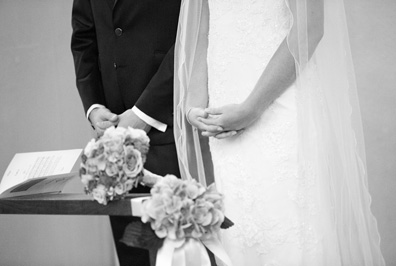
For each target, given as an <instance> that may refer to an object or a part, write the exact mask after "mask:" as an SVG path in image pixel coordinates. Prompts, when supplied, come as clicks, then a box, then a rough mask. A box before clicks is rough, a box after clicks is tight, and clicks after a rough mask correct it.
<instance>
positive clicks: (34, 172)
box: [0, 149, 82, 198]
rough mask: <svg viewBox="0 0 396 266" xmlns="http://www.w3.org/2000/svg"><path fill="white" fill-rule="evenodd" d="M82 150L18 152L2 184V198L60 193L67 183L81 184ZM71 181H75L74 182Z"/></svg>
mask: <svg viewBox="0 0 396 266" xmlns="http://www.w3.org/2000/svg"><path fill="white" fill-rule="evenodd" d="M81 151H82V150H81V149H75V150H62V151H45V152H30V153H17V154H15V156H14V158H13V159H12V160H11V162H10V164H9V165H8V167H7V170H6V171H5V173H4V175H3V178H2V180H1V183H0V198H4V197H15V196H24V195H31V194H41V193H60V192H62V191H63V189H64V188H65V186H66V184H68V183H70V182H71V181H73V180H74V181H73V182H74V183H76V181H77V182H78V183H77V186H78V185H81V182H80V181H79V178H78V168H79V158H80V154H81ZM73 182H71V183H73Z"/></svg>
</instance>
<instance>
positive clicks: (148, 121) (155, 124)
mask: <svg viewBox="0 0 396 266" xmlns="http://www.w3.org/2000/svg"><path fill="white" fill-rule="evenodd" d="M132 111H133V112H134V113H135V115H137V116H138V117H139V118H140V119H142V120H143V121H144V122H146V124H148V125H150V126H152V127H153V128H156V129H158V130H159V131H161V132H165V131H166V128H167V127H168V125H167V124H164V123H162V122H160V121H158V120H155V119H154V118H151V117H150V116H148V115H146V114H145V113H143V112H142V111H140V110H139V108H137V107H136V106H134V107H132Z"/></svg>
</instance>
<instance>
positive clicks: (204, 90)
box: [185, 0, 222, 132]
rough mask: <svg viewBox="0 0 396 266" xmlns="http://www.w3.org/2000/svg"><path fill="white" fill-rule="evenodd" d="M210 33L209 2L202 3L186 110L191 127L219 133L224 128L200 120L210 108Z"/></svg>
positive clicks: (205, 0)
mask: <svg viewBox="0 0 396 266" xmlns="http://www.w3.org/2000/svg"><path fill="white" fill-rule="evenodd" d="M208 33H209V6H208V0H203V1H202V13H201V20H200V27H199V32H198V41H197V47H196V50H195V57H194V65H193V68H192V73H191V78H190V83H189V84H188V90H187V94H186V103H185V110H186V116H187V119H188V121H189V122H190V124H191V125H193V126H195V127H197V128H198V129H200V130H202V131H212V132H219V131H221V130H222V128H220V127H218V126H210V125H206V124H203V123H202V122H201V121H200V120H199V118H206V117H207V116H208V114H207V113H206V112H205V108H206V107H207V106H208V66H207V50H208Z"/></svg>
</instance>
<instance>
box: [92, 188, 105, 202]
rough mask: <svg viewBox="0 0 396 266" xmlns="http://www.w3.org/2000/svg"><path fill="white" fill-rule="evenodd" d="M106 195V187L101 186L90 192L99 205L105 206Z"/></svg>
mask: <svg viewBox="0 0 396 266" xmlns="http://www.w3.org/2000/svg"><path fill="white" fill-rule="evenodd" d="M106 195H107V192H106V187H105V186H103V185H101V184H99V185H97V187H96V188H94V189H93V190H92V196H93V198H94V199H95V200H96V201H97V202H99V203H100V204H104V205H106V204H107V199H106Z"/></svg>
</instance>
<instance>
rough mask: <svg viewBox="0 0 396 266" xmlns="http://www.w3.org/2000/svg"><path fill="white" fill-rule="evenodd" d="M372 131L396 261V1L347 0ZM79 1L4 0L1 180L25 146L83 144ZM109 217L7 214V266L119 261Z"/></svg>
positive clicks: (372, 162)
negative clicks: (75, 14)
mask: <svg viewBox="0 0 396 266" xmlns="http://www.w3.org/2000/svg"><path fill="white" fill-rule="evenodd" d="M345 4H346V8H347V15H348V21H349V28H350V37H351V46H352V53H353V57H354V62H355V67H356V76H357V83H358V87H359V95H360V101H361V109H362V116H363V125H364V130H365V136H366V148H367V162H368V173H369V186H370V191H371V195H372V200H373V203H372V210H373V212H374V214H375V216H376V217H377V220H378V227H379V230H380V233H381V236H382V251H383V253H384V256H385V260H386V262H387V265H396V253H395V252H394V248H395V246H396V223H395V222H396V179H395V177H396V174H395V173H396V134H395V132H396V120H395V118H394V116H395V114H396V89H395V84H396V49H395V47H396V45H395V44H396V29H395V28H394V25H396V2H395V1H394V0H378V1H372V0H345ZM71 5H72V0H29V1H23V0H0V92H1V94H0V178H1V176H2V173H3V172H4V171H5V168H6V166H7V165H8V163H9V161H10V160H11V158H12V156H13V155H14V154H15V153H17V152H29V151H43V150H60V149H73V148H83V147H84V145H85V144H86V143H87V141H88V140H89V139H90V138H91V137H92V135H91V130H90V127H89V125H88V123H87V122H86V119H85V117H84V113H83V108H82V105H81V102H80V99H79V96H78V93H77V90H76V88H75V83H74V70H73V63H72V56H71V52H70V48H69V47H70V34H71V26H70V14H71ZM113 262H114V253H113V243H112V240H111V237H110V230H109V225H108V220H107V218H105V217H74V216H71V217H66V216H35V215H30V216H12V215H1V216H0V265H21V266H23V265H113V264H114V263H113Z"/></svg>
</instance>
